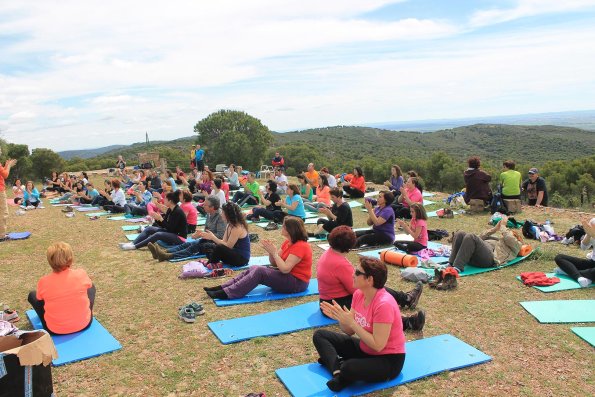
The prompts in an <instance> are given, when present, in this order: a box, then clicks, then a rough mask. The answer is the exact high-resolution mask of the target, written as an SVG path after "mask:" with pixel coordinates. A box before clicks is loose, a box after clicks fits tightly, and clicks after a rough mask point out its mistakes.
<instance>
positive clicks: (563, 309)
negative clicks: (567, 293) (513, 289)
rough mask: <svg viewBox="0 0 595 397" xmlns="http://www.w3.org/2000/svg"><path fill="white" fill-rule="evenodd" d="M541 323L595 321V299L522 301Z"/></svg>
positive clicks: (526, 308)
mask: <svg viewBox="0 0 595 397" xmlns="http://www.w3.org/2000/svg"><path fill="white" fill-rule="evenodd" d="M521 306H523V307H524V308H525V310H526V311H528V312H529V313H530V314H531V315H532V316H533V317H535V318H536V319H537V321H539V322H540V323H592V322H595V299H585V300H551V301H532V302H521Z"/></svg>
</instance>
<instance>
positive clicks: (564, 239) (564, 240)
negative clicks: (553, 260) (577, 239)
mask: <svg viewBox="0 0 595 397" xmlns="http://www.w3.org/2000/svg"><path fill="white" fill-rule="evenodd" d="M560 244H564V245H568V244H569V243H568V239H567V238H566V237H564V238H563V239H562V240H560Z"/></svg>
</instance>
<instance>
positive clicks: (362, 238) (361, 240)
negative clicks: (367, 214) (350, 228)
mask: <svg viewBox="0 0 595 397" xmlns="http://www.w3.org/2000/svg"><path fill="white" fill-rule="evenodd" d="M355 235H356V236H357V240H356V242H355V247H356V248H358V247H361V246H362V245H369V246H377V245H386V244H392V242H393V240H392V239H391V238H390V237H389V236H387V235H386V234H384V233H381V232H377V231H375V230H360V231H357V232H355Z"/></svg>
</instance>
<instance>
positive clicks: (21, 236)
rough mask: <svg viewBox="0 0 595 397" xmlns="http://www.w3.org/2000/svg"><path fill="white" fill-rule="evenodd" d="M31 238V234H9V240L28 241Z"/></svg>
mask: <svg viewBox="0 0 595 397" xmlns="http://www.w3.org/2000/svg"><path fill="white" fill-rule="evenodd" d="M29 237H31V232H14V233H8V239H9V240H26V239H28V238H29Z"/></svg>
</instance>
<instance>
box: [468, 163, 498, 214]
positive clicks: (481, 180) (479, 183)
mask: <svg viewBox="0 0 595 397" xmlns="http://www.w3.org/2000/svg"><path fill="white" fill-rule="evenodd" d="M467 164H468V166H469V168H467V169H466V170H465V172H464V174H463V175H464V177H465V203H467V204H469V201H471V200H483V202H484V203H487V202H488V201H489V200H490V199H491V197H492V189H490V182H491V181H492V177H491V175H490V174H488V173H487V172H485V171H483V170H480V169H479V167H480V165H481V162H480V160H479V157H477V156H473V157H470V158H469V160H467Z"/></svg>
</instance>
